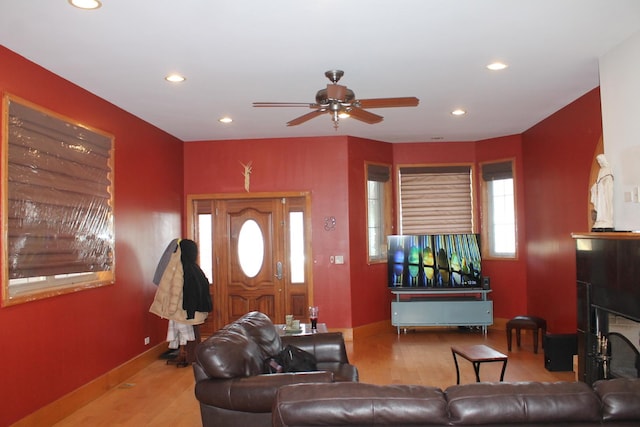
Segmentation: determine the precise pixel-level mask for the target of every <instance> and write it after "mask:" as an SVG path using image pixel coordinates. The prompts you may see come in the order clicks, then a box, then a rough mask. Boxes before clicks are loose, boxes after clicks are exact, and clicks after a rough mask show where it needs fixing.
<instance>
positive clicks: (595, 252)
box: [573, 233, 640, 384]
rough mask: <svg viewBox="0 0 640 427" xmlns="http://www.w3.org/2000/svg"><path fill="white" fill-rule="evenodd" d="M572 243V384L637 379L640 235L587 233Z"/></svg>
mask: <svg viewBox="0 0 640 427" xmlns="http://www.w3.org/2000/svg"><path fill="white" fill-rule="evenodd" d="M573 237H574V239H575V241H576V271H577V303H578V306H577V315H578V318H577V335H578V379H579V380H581V381H584V382H586V383H588V384H592V383H593V382H595V381H597V380H600V379H607V378H611V377H613V376H633V375H634V373H635V376H636V377H637V376H638V368H640V366H639V364H640V360H639V359H640V358H639V357H638V351H639V350H640V234H638V233H587V234H580V235H574V236H573Z"/></svg>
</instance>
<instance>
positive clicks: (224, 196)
mask: <svg viewBox="0 0 640 427" xmlns="http://www.w3.org/2000/svg"><path fill="white" fill-rule="evenodd" d="M278 198H280V199H289V198H304V212H305V217H304V233H305V237H306V238H305V242H304V245H305V253H306V254H307V255H308V256H307V257H305V272H306V273H307V280H306V282H307V295H308V296H307V298H308V302H309V305H313V294H314V292H313V288H314V286H313V254H312V251H311V239H312V233H311V231H312V229H311V224H312V222H311V192H309V191H284V192H262V193H209V194H188V195H187V197H186V207H185V211H186V235H187V238H188V239H192V240H194V241H197V240H196V239H197V230H196V224H195V221H194V201H198V200H214V201H224V200H251V199H254V200H258V199H278ZM287 245H288V243H287ZM213 267H214V270H215V268H216V265H215V263H214V264H213ZM213 276H214V277H213V278H212V284H213V293H212V297H213V299H214V301H213V306H214V311H213V313H211V315H210V316H211V317H213V319H212V320H213V328H214V331H215V330H218V329H219V328H221V327H223V326H224V320H223V319H222V313H221V311H220V310H215V307H216V301H220V298H221V292H222V291H221V289H220V287H219V286H216V283H215V282H216V280H215V278H216V273H215V271H214V275H213ZM285 292H286V293H287V294H288V293H289V289H285ZM286 304H288V302H286V303H285V305H286Z"/></svg>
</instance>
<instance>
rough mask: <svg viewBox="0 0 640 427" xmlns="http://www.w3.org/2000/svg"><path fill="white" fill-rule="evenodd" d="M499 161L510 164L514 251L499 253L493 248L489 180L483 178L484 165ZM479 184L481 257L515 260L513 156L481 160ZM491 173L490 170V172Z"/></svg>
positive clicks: (515, 191) (515, 179)
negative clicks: (480, 199)
mask: <svg viewBox="0 0 640 427" xmlns="http://www.w3.org/2000/svg"><path fill="white" fill-rule="evenodd" d="M501 163H510V164H511V179H512V182H513V228H514V231H513V233H514V236H513V237H514V241H515V246H514V252H513V253H504V252H502V253H500V252H495V250H494V249H493V246H492V243H493V240H494V239H493V238H492V235H493V221H492V218H491V213H490V211H491V208H490V204H491V196H490V188H489V187H490V185H489V181H490V180H487V179H485V172H484V167H485V166H487V165H500V164H501ZM479 169H480V172H479V175H480V179H479V181H480V186H481V192H482V207H481V209H482V232H481V236H482V238H481V246H482V259H483V260H484V259H496V260H517V259H518V204H517V200H518V199H517V190H516V189H517V174H516V162H515V159H513V158H508V159H501V160H491V161H487V162H482V163H481V164H480V168H479ZM490 173H491V172H490ZM493 173H506V172H493Z"/></svg>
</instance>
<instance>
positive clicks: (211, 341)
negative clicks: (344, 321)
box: [193, 311, 358, 427]
mask: <svg viewBox="0 0 640 427" xmlns="http://www.w3.org/2000/svg"><path fill="white" fill-rule="evenodd" d="M287 344H292V345H295V346H296V347H299V348H301V349H303V350H305V351H308V352H309V353H312V354H313V355H314V356H315V358H316V360H317V367H318V371H314V372H304V373H278V374H265V373H264V372H265V369H264V360H265V359H267V358H269V357H271V356H273V355H276V354H278V353H279V352H280V351H281V350H282V348H283V347H284V346H286V345H287ZM195 352H196V357H195V358H196V360H195V362H194V363H193V371H194V375H195V379H196V386H195V395H196V398H197V399H198V401H199V402H200V412H201V415H202V424H203V426H205V427H207V426H214V425H215V426H234V427H235V426H245V427H249V426H251V427H254V426H255V427H259V426H270V425H271V408H272V406H273V403H274V401H275V396H276V392H277V390H278V388H280V387H281V386H283V385H287V384H298V383H331V382H334V381H355V382H357V381H358V370H357V369H356V367H355V366H353V365H351V364H349V360H348V358H347V351H346V348H345V343H344V339H343V337H342V334H341V333H339V332H334V333H324V334H313V335H304V336H283V337H280V336H279V334H278V332H277V331H276V328H275V326H274V325H273V323H272V322H271V320H270V319H269V317H267V316H266V315H265V314H263V313H260V312H257V311H255V312H251V313H248V314H246V315H244V316H243V317H241V318H240V319H238V320H237V321H235V322H233V323H231V324H229V325H227V326H225V327H224V328H222V329H220V330H219V331H217V332H216V333H215V334H213V335H212V336H211V337H209V338H208V339H207V340H205V341H203V342H201V343H200V344H198V346H197V347H196V351H195Z"/></svg>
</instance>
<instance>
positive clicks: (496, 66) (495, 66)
mask: <svg viewBox="0 0 640 427" xmlns="http://www.w3.org/2000/svg"><path fill="white" fill-rule="evenodd" d="M507 67H509V66H508V65H507V64H505V63H504V62H500V61H496V62H492V63H491V64H489V65H487V69H489V70H491V71H500V70H504V69H505V68H507Z"/></svg>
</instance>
